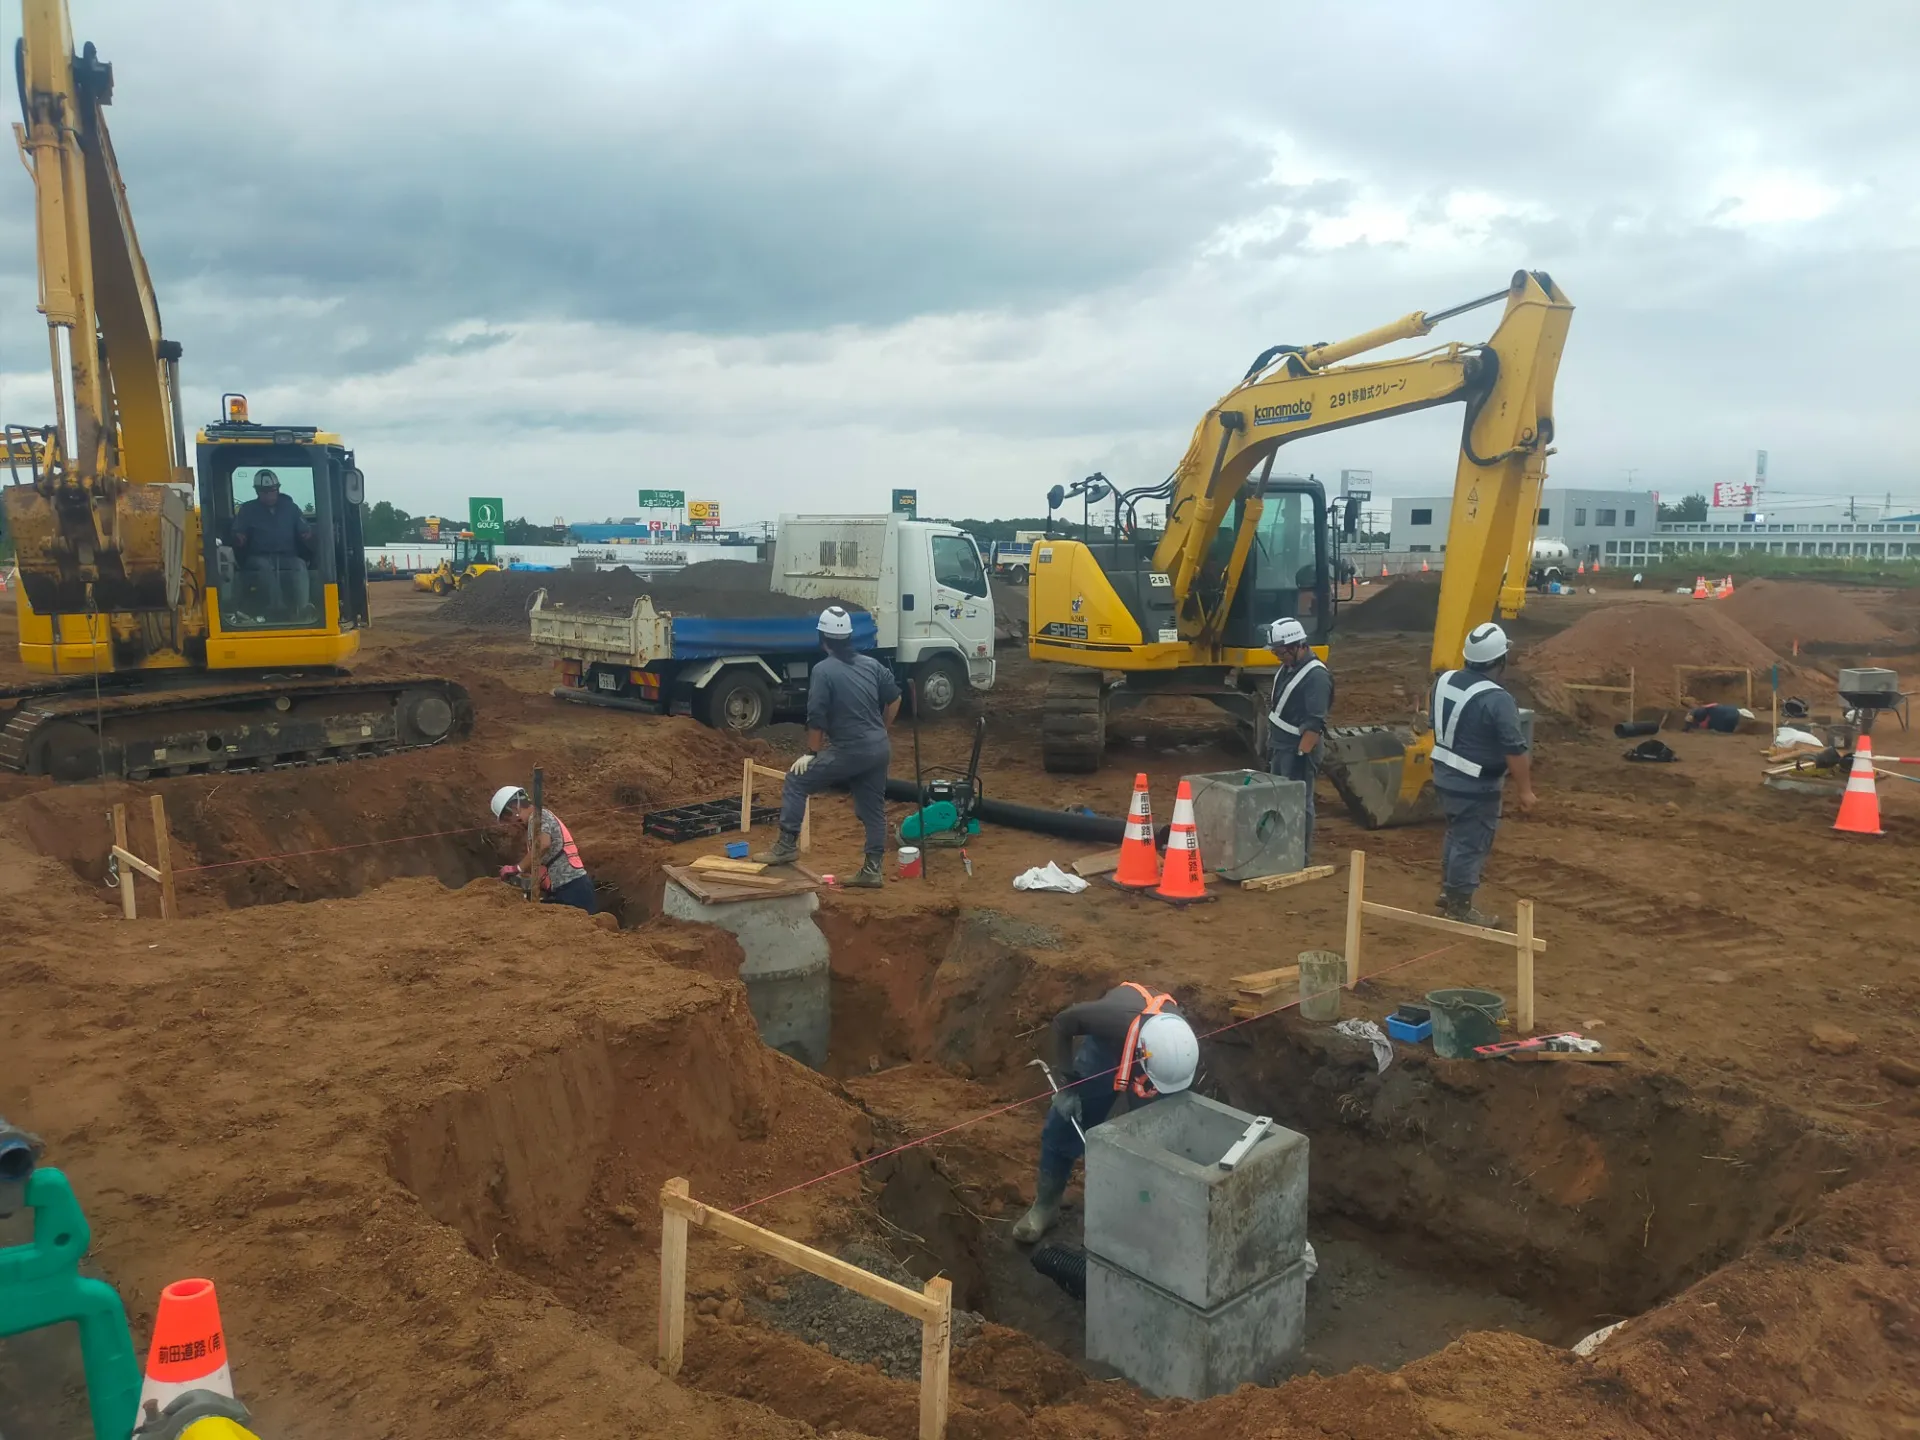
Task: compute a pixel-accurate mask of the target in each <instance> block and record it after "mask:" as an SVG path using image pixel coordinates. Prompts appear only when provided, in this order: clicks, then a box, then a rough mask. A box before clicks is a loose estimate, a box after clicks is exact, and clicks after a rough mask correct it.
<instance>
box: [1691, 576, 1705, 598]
mask: <svg viewBox="0 0 1920 1440" xmlns="http://www.w3.org/2000/svg"><path fill="white" fill-rule="evenodd" d="M1693 598H1694V599H1696V600H1705V599H1706V598H1707V577H1706V576H1704V575H1696V576H1694V577H1693Z"/></svg>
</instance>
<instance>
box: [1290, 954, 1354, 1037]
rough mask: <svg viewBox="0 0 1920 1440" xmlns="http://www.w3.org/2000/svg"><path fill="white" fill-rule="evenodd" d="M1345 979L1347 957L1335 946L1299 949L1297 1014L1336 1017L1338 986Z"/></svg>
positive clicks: (1326, 1018) (1338, 1000)
mask: <svg viewBox="0 0 1920 1440" xmlns="http://www.w3.org/2000/svg"><path fill="white" fill-rule="evenodd" d="M1346 979H1347V957H1346V956H1344V955H1342V954H1340V953H1339V951H1337V950H1302V951H1301V952H1300V1018H1301V1019H1303V1020H1338V1019H1339V1018H1340V987H1341V986H1342V985H1343V984H1345V983H1346Z"/></svg>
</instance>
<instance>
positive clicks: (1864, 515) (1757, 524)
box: [1606, 502, 1920, 560]
mask: <svg viewBox="0 0 1920 1440" xmlns="http://www.w3.org/2000/svg"><path fill="white" fill-rule="evenodd" d="M1849 511H1851V512H1852V515H1853V518H1852V519H1849V518H1847V516H1848V512H1849ZM1789 517H1790V518H1789ZM1696 550H1697V551H1703V552H1711V551H1721V552H1723V553H1731V554H1736V555H1737V554H1763V555H1831V556H1836V557H1838V556H1843V555H1844V556H1851V557H1855V558H1860V559H1876V560H1877V559H1891V560H1916V559H1920V515H1887V516H1879V517H1875V516H1873V515H1872V509H1871V508H1870V507H1868V506H1864V505H1861V506H1853V505H1831V506H1820V507H1815V508H1811V509H1806V510H1790V511H1782V512H1770V511H1768V510H1767V509H1766V506H1765V503H1764V502H1762V504H1761V507H1760V509H1759V510H1758V511H1757V512H1748V513H1746V514H1742V513H1740V512H1738V511H1731V510H1726V511H1713V512H1711V513H1710V514H1709V515H1708V517H1707V518H1706V519H1705V520H1701V521H1695V522H1693V523H1682V522H1678V521H1672V522H1663V523H1662V524H1661V525H1660V526H1659V529H1658V533H1657V534H1656V535H1655V536H1654V538H1653V539H1652V540H1650V541H1647V542H1645V544H1644V546H1643V547H1636V548H1633V549H1627V550H1622V551H1620V552H1619V558H1620V559H1622V560H1628V559H1637V558H1641V557H1646V556H1655V555H1663V554H1668V555H1670V554H1677V553H1681V552H1686V551H1696ZM1606 553H1607V556H1608V558H1609V559H1611V558H1613V557H1614V554H1615V552H1614V551H1612V550H1608V551H1607V552H1606Z"/></svg>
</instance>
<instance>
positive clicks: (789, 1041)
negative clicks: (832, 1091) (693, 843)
mask: <svg viewBox="0 0 1920 1440" xmlns="http://www.w3.org/2000/svg"><path fill="white" fill-rule="evenodd" d="M660 908H661V909H662V910H663V911H664V912H665V913H666V914H668V915H671V916H672V917H673V918H674V919H676V920H691V921H693V922H694V923H695V924H698V925H717V926H719V927H720V928H721V929H722V930H726V931H728V932H730V933H731V934H732V935H733V936H734V938H735V939H737V940H738V941H739V942H740V954H741V956H742V957H743V958H742V959H741V961H740V983H741V984H743V985H745V986H746V987H747V1007H748V1008H749V1009H750V1010H752V1011H753V1020H754V1024H755V1025H757V1026H758V1027H759V1029H760V1038H761V1039H762V1040H764V1041H765V1042H766V1043H767V1044H768V1045H770V1046H772V1047H773V1048H774V1049H775V1050H778V1051H780V1052H781V1053H782V1054H783V1055H791V1056H792V1057H793V1058H794V1059H796V1060H798V1061H799V1062H800V1063H801V1064H802V1065H808V1066H811V1067H812V1068H813V1069H815V1070H820V1069H824V1068H825V1066H826V1063H827V1037H828V1034H829V1033H830V1032H831V1030H832V1029H833V993H832V987H833V976H832V971H831V957H830V956H829V954H828V951H827V937H826V936H824V935H822V934H821V933H820V927H819V926H818V925H816V924H814V923H813V914H814V912H815V911H816V910H818V909H819V908H820V899H819V897H818V896H817V895H815V894H813V892H811V891H808V892H807V893H806V894H803V895H777V896H774V897H772V898H771V899H767V900H733V901H728V902H726V903H717V904H709V903H708V902H706V901H703V900H699V899H696V898H695V897H694V896H693V895H691V894H689V893H688V892H687V891H686V889H685V888H684V887H682V886H681V885H680V883H679V882H678V881H676V880H672V879H669V880H668V881H667V883H666V886H665V887H664V889H663V890H662V892H661V904H660Z"/></svg>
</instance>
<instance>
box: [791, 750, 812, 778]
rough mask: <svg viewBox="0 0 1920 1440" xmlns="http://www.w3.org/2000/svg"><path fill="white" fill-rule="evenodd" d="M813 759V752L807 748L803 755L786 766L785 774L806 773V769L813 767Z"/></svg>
mask: <svg viewBox="0 0 1920 1440" xmlns="http://www.w3.org/2000/svg"><path fill="white" fill-rule="evenodd" d="M813 759H814V756H813V752H812V751H811V750H809V751H808V752H807V753H806V754H805V755H802V756H801V757H800V758H799V759H798V760H796V761H794V762H793V764H791V765H789V766H788V767H787V774H789V775H804V774H806V773H807V771H809V770H811V769H812V768H813Z"/></svg>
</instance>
